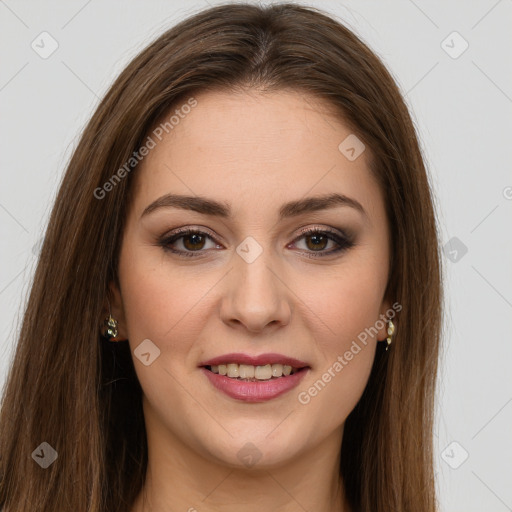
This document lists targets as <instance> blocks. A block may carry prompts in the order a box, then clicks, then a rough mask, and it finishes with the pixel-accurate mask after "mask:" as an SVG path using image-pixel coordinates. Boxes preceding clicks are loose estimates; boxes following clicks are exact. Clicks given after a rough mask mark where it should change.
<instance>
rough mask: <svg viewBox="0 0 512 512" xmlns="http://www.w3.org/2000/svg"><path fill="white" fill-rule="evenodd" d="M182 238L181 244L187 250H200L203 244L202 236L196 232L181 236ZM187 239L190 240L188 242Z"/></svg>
mask: <svg viewBox="0 0 512 512" xmlns="http://www.w3.org/2000/svg"><path fill="white" fill-rule="evenodd" d="M182 238H183V246H184V247H185V248H186V249H187V250H189V251H197V250H201V249H202V248H203V246H204V242H205V239H204V236H203V235H200V234H198V233H191V234H189V235H185V236H183V237H182ZM188 241H190V243H189V242H188Z"/></svg>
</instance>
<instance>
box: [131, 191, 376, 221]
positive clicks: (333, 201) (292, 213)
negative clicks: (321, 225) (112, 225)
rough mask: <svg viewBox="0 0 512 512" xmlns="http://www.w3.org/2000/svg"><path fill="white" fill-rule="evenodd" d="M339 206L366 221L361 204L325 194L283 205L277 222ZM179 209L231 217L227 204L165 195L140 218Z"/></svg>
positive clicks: (206, 199) (339, 196)
mask: <svg viewBox="0 0 512 512" xmlns="http://www.w3.org/2000/svg"><path fill="white" fill-rule="evenodd" d="M339 206H349V207H351V208H354V209H355V210H357V211H358V212H359V213H361V214H362V215H363V217H365V218H366V219H368V214H367V213H366V210H365V209H364V208H363V206H362V205H361V203H359V202H358V201H356V200H355V199H353V198H351V197H348V196H345V195H343V194H327V195H321V196H314V197H306V198H304V199H299V200H296V201H290V202H288V203H285V204H283V205H282V206H281V208H280V209H279V220H283V219H287V218H290V217H297V216H299V215H302V214H304V213H310V212H316V211H320V210H327V209H330V208H336V207H339ZM169 207H172V208H179V209H181V210H191V211H194V212H198V213H201V214H203V215H214V216H217V217H222V218H225V219H228V218H230V217H231V215H232V210H231V206H230V205H229V203H223V202H219V201H216V200H214V199H208V198H206V197H200V196H187V195H179V194H165V195H163V196H162V197H159V198H158V199H157V200H156V201H154V202H152V203H151V204H150V205H149V206H147V207H146V209H145V210H144V211H143V212H142V215H141V218H142V217H144V216H146V215H149V214H150V213H152V212H154V211H156V210H159V209H160V208H169Z"/></svg>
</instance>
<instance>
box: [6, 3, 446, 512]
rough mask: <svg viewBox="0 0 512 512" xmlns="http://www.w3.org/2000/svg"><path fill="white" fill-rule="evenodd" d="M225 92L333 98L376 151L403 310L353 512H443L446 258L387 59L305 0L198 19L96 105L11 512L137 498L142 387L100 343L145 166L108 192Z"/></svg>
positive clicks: (27, 367) (26, 351)
mask: <svg viewBox="0 0 512 512" xmlns="http://www.w3.org/2000/svg"><path fill="white" fill-rule="evenodd" d="M214 88H216V89H224V90H234V89H235V88H237V89H240V88H241V89H243V88H246V89H247V88H259V89H263V90H275V91H278V90H283V89H294V90H297V91H300V92H302V93H305V94H306V93H307V94H309V95H314V96H316V97H318V98H322V99H324V100H326V101H327V102H328V103H329V104H330V105H331V106H332V108H333V109H334V111H335V112H336V113H337V114H338V115H339V116H340V119H341V120H342V121H343V122H345V123H347V124H348V125H349V126H351V127H352V129H353V131H354V133H356V134H357V136H358V137H359V138H360V139H361V140H362V141H363V142H364V143H365V144H366V146H367V147H368V148H369V149H370V154H371V156H372V159H371V172H372V173H373V175H374V176H375V178H376V179H377V180H378V183H379V185H380V187H381V190H382V193H383V195H384V198H385V202H386V206H387V215H388V220H389V223H390V228H391V235H392V244H391V268H390V277H389V283H388V287H387V290H386V296H387V297H388V298H389V299H390V301H391V303H393V302H398V303H399V304H400V305H401V306H402V310H401V311H400V313H399V314H398V315H397V316H396V317H395V319H394V322H395V326H396V329H397V331H396V336H395V338H394V341H393V344H392V346H391V348H390V350H389V351H387V352H386V351H383V350H382V349H380V348H379V349H378V350H377V353H376V357H375V361H374V366H373V369H372V373H371V375H370V379H369V382H368V385H367V387H366V389H365V392H364V394H363V396H362V398H361V400H360V401H359V403H358V404H357V406H356V408H355V409H354V410H353V411H352V413H351V414H350V415H349V417H348V418H347V421H346V425H345V431H344V436H343V444H342V448H341V467H340V475H341V478H343V482H344V485H345V488H346V494H347V497H348V500H349V502H350V504H351V506H352V508H353V510H354V511H361V512H389V511H393V512H405V511H411V512H412V511H414V512H432V511H434V510H435V507H436V499H435V491H434V474H433V460H432V444H433V443H432V426H433V425H432V423H433V410H434V392H435V379H436V373H437V364H438V362H437V361H438V349H439V343H440V336H441V320H442V318H441V316H442V310H441V303H442V287H441V283H442V281H441V266H440V265H441V258H440V253H439V247H438V233H437V226H436V213H435V208H434V203H433V196H432V193H431V187H430V184H429V179H428V176H427V174H426V170H425V166H424V162H423V159H422V155H421V150H420V147H419V144H418V140H417V136H416V133H415V128H414V125H413V122H412V121H411V118H410V115H409V112H408V110H407V107H406V105H405V103H404V101H403V98H402V97H401V94H400V92H399V90H398V88H397V86H396V84H395V82H394V80H393V78H392V76H391V75H390V73H389V72H388V71H387V70H386V68H385V67H384V65H383V64H382V63H381V61H380V60H379V59H378V57H377V56H376V55H375V54H374V53H373V52H372V51H370V49H369V48H368V47H367V46H366V45H365V44H364V43H362V42H361V41H360V40H359V39H358V38H357V37H356V36H355V35H354V34H353V33H352V32H351V31H350V30H348V29H347V28H345V27H344V26H343V25H342V24H341V23H339V22H338V21H336V20H335V19H333V18H332V17H331V16H329V15H327V14H325V13H323V12H322V11H319V10H318V9H313V8H307V7H303V6H298V5H294V4H276V5H272V6H267V7H260V6H257V5H246V4H229V5H222V6H217V7H214V8H209V9H207V10H204V11H201V12H199V13H197V14H195V15H194V16H192V17H190V18H188V19H186V20H185V21H182V22H181V23H179V24H178V25H177V26H175V27H173V28H171V29H170V30H168V31H167V32H165V33H164V34H162V35H161V36H160V37H158V39H157V40H156V41H155V42H154V43H152V44H151V45H150V46H149V47H147V48H146V49H145V50H144V51H142V52H141V53H140V54H139V55H138V56H137V57H136V58H135V59H134V60H133V61H132V62H131V63H130V64H129V65H128V66H127V67H126V69H125V70H124V71H123V72H122V73H121V75H120V76H119V77H118V78H117V80H116V81H115V82H114V84H113V85H112V86H111V88H110V90H109V91H108V92H107V94H106V96H105V98H104V99H103V101H102V102H101V104H100V105H99V107H98V108H97V109H96V111H95V113H94V115H93V116H92V118H91V120H90V122H89V123H88V125H87V127H86V128H85V130H84V132H83V134H82V137H81V139H80V142H79V143H78V146H77V147H76V149H75V151H74V153H73V155H72V157H71V160H70V162H69V165H68V167H67V170H66V172H65V174H64V176H63V179H62V183H61V185H60V189H59V191H58V195H57V197H56V201H55V205H54V207H53V210H52V213H51V216H50V220H49V224H48V227H47V231H46V236H45V238H44V243H43V245H42V250H41V254H40V257H39V261H38V264H37V268H36V271H35V275H34V280H33V283H32V285H31V291H30V295H29V299H28V302H27V305H26V310H25V312H24V317H23V321H22V325H21V329H20V332H19V339H18V343H17V348H16V352H15V356H14V360H13V363H12V368H11V370H10V373H9V375H8V379H7V383H6V387H5V389H4V394H3V401H2V410H1V415H0V432H1V439H0V457H1V458H0V478H1V482H0V506H2V507H4V510H7V512H17V511H25V510H28V509H30V510H31V511H32V512H36V511H45V512H50V511H52V512H53V511H56V510H59V511H73V512H86V511H87V512H103V511H108V512H125V511H126V510H128V509H129V508H130V507H131V506H132V504H133V502H134V499H135V497H136V496H137V494H138V493H139V491H140V490H141V486H142V485H143V482H144V477H145V471H146V466H147V445H146V433H145V427H144V417H143V412H142V405H141V397H142V391H141V388H140V385H139V383H138V381H137V378H136V375H135V371H134V367H133V363H132V359H131V354H130V352H129V348H128V347H127V344H123V343H118V344H116V343H108V342H106V341H104V340H102V339H101V337H100V335H99V325H100V322H101V320H102V319H103V316H104V312H105V311H104V306H105V298H106V296H107V293H108V287H109V283H111V282H112V281H114V282H116V283H118V280H117V261H118V256H119V249H120V243H121V237H122V233H123V229H124V220H125V218H126V212H127V208H128V207H129V205H130V197H131V194H133V186H132V183H133V177H134V174H135V172H136V170H132V168H128V170H126V169H127V168H126V167H125V171H126V172H125V173H124V174H123V179H119V180H117V181H116V182H115V183H114V184H113V185H111V186H110V187H108V193H105V194H103V193H102V194H99V193H98V192H97V191H98V189H100V188H102V189H103V190H106V188H105V187H104V184H105V183H106V182H108V181H109V180H111V179H112V176H113V175H114V173H115V172H116V170H118V169H120V168H122V167H123V166H124V165H125V163H126V162H128V161H129V160H130V157H132V156H133V153H134V152H136V151H137V150H138V148H140V147H141V145H142V144H143V143H144V141H145V140H146V137H147V135H148V133H150V130H151V129H152V128H153V127H154V126H155V123H156V122H157V120H159V119H161V118H162V116H163V115H164V114H165V113H166V112H169V111H170V109H171V108H174V107H175V106H176V105H179V102H182V101H183V102H184V101H185V100H186V99H188V98H190V97H192V96H193V94H195V93H198V92H200V91H206V90H212V89H214ZM132 167H133V169H135V168H136V165H133V166H132ZM95 191H96V193H95ZM99 196H101V197H100V198H98V197H99ZM380 345H382V344H379V346H380ZM43 442H46V443H48V444H49V445H50V446H51V447H52V448H53V449H54V450H55V451H56V454H57V459H56V461H55V462H54V463H53V464H51V465H50V466H49V467H48V468H46V469H43V468H42V467H41V466H40V465H39V464H37V463H36V457H37V453H39V452H37V453H36V454H35V455H34V451H35V450H36V449H38V450H39V451H40V450H41V449H43V450H44V449H47V447H46V445H43V447H42V448H41V447H40V445H41V443H43Z"/></svg>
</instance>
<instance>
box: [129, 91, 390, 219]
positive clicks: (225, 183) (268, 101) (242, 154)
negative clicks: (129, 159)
mask: <svg viewBox="0 0 512 512" xmlns="http://www.w3.org/2000/svg"><path fill="white" fill-rule="evenodd" d="M194 99H195V100H196V102H197V103H196V105H195V106H194V107H193V108H191V109H190V108H186V109H185V108H183V109H181V108H180V104H177V105H175V106H174V107H173V110H172V111H171V112H169V115H168V116H166V117H164V122H165V120H166V119H167V120H169V119H170V118H171V116H172V115H173V114H174V117H173V122H172V124H168V125H167V129H166V130H165V129H161V130H160V132H161V135H160V137H161V140H158V138H155V137H154V136H153V139H154V140H155V142H156V145H155V147H154V148H153V149H151V151H150V152H149V154H148V156H146V157H145V158H144V160H143V161H142V162H141V164H139V167H137V169H136V171H135V172H137V173H138V176H137V189H136V194H135V205H134V208H135V210H136V212H137V213H139V215H140V213H142V211H143V210H144V208H145V207H146V206H147V204H149V202H151V201H154V200H155V199H156V198H158V197H160V196H161V195H162V194H165V193H170V192H175V193H181V194H185V193H186V194H188V195H201V196H208V197H212V198H217V199H218V200H222V201H227V202H229V203H231V204H233V207H234V210H235V212H236V211H237V209H238V210H240V211H239V213H240V214H242V213H243V212H242V211H241V210H243V208H244V206H245V207H247V208H249V207H251V208H252V207H257V208H263V206H264V205H267V204H268V205H269V206H271V205H273V204H274V203H276V204H281V203H282V202H285V201H286V200H294V199H298V198H301V197H304V196H306V195H317V194H325V193H332V192H339V193H342V194H345V195H348V196H353V197H354V198H356V199H357V200H358V201H359V202H361V203H363V204H364V205H365V209H367V210H368V211H369V213H371V211H374V212H375V214H376V213H378V212H377V211H376V210H378V208H377V207H378V205H379V202H380V203H382V197H381V193H380V190H379V187H378V185H377V183H376V182H375V180H374V178H373V176H372V175H371V172H370V170H369V151H368V150H365V151H364V152H363V153H362V154H361V155H360V156H359V157H357V158H356V159H355V160H352V161H351V160H349V159H347V157H346V156H345V155H344V154H343V153H342V152H341V151H340V149H339V146H340V143H342V142H343V141H344V140H347V137H353V136H354V135H353V134H352V132H351V130H350V128H349V127H348V126H347V125H346V124H345V123H344V122H343V120H342V119H341V118H340V117H339V116H337V115H335V114H334V112H333V108H332V107H331V106H330V105H329V104H327V103H326V102H323V101H321V100H318V99H317V98H315V97H313V96H311V95H308V94H306V93H300V92H296V91H277V92H272V93H269V92H257V91H248V92H239V93H232V92H225V91H224V92H223V91H219V92H211V91H210V92H205V93H201V94H197V95H194ZM186 103H187V98H185V99H184V100H183V104H182V105H186ZM185 112H186V113H185ZM160 126H163V125H160ZM166 132H168V133H166ZM348 140H351V139H348Z"/></svg>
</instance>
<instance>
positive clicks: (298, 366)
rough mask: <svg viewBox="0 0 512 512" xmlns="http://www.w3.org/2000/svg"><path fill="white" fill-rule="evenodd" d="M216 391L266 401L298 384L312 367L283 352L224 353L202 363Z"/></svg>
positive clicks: (203, 369) (248, 400) (201, 365)
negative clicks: (258, 353)
mask: <svg viewBox="0 0 512 512" xmlns="http://www.w3.org/2000/svg"><path fill="white" fill-rule="evenodd" d="M199 369H200V370H201V372H202V373H203V375H205V377H206V378H207V380H208V382H209V384H211V385H212V387H213V389H214V390H215V391H220V392H221V393H223V394H224V395H227V396H228V397H230V398H234V399H235V400H240V401H243V402H265V401H267V400H272V399H274V398H277V397H279V396H281V395H284V394H285V393H287V392H288V391H290V390H291V389H293V388H295V387H296V386H297V385H298V384H299V382H300V381H301V380H302V379H303V378H304V377H305V376H306V374H307V373H308V372H309V371H310V370H311V367H310V366H309V365H308V364H307V363H305V362H303V361H300V360H299V359H294V358H291V357H287V356H284V355H282V354H261V355H258V356H253V355H248V354H241V353H238V354H224V355H223V356H218V357H215V358H213V359H209V360H208V361H203V362H202V363H200V364H199Z"/></svg>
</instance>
